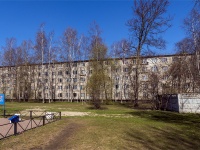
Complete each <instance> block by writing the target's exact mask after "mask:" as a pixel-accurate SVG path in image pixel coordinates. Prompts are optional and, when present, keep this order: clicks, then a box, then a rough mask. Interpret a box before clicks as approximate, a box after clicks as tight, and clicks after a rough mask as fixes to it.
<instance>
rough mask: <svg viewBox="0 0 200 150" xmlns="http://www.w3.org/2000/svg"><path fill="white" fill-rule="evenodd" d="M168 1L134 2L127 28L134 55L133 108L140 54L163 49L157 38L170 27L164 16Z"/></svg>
mask: <svg viewBox="0 0 200 150" xmlns="http://www.w3.org/2000/svg"><path fill="white" fill-rule="evenodd" d="M168 5H169V2H168V0H159V1H158V0H150V1H146V0H134V7H133V18H132V19H130V20H128V22H127V26H128V27H129V31H130V33H131V49H130V50H131V51H133V53H135V54H136V67H135V68H134V70H135V85H134V86H135V94H134V95H135V96H134V99H135V103H134V105H135V106H138V91H139V74H140V68H141V67H140V66H141V65H140V63H141V54H142V52H143V51H144V50H148V49H151V48H153V47H154V48H158V49H161V48H164V47H165V42H164V40H163V39H162V38H161V37H160V36H159V34H160V33H163V32H164V31H166V29H167V28H169V27H170V25H169V21H170V20H171V18H170V17H166V16H164V14H165V13H166V11H167V10H166V8H167V6H168Z"/></svg>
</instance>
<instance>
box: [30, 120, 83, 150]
mask: <svg viewBox="0 0 200 150" xmlns="http://www.w3.org/2000/svg"><path fill="white" fill-rule="evenodd" d="M81 127H82V125H80V124H77V123H71V124H69V125H67V126H66V128H64V129H63V130H62V131H61V133H60V134H59V135H57V136H55V137H54V138H53V139H52V140H50V141H49V144H48V145H45V146H43V147H34V148H32V149H31V150H58V149H70V147H69V143H68V139H70V137H72V135H73V134H75V133H76V132H77V131H79V130H80V128H81Z"/></svg>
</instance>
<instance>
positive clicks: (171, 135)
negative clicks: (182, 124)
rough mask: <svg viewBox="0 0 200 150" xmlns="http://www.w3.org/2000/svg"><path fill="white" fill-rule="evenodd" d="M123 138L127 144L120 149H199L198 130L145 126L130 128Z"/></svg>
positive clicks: (199, 135)
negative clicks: (185, 130) (194, 131)
mask: <svg viewBox="0 0 200 150" xmlns="http://www.w3.org/2000/svg"><path fill="white" fill-rule="evenodd" d="M126 135H127V136H126V137H125V138H124V140H125V141H126V143H127V145H124V147H122V149H127V147H128V148H132V149H151V150H159V149H162V150H169V149H181V150H188V149H200V143H199V137H200V134H199V132H197V133H195V134H194V133H193V132H192V131H187V132H183V130H181V129H175V128H172V127H165V128H159V127H147V128H146V129H143V130H138V129H133V128H132V129H131V130H129V131H127V132H126Z"/></svg>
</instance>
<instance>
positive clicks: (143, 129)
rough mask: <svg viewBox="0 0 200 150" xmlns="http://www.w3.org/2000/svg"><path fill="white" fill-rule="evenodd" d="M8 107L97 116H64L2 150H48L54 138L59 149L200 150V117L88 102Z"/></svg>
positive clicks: (10, 106) (4, 143) (7, 142)
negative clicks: (73, 112) (97, 108)
mask: <svg viewBox="0 0 200 150" xmlns="http://www.w3.org/2000/svg"><path fill="white" fill-rule="evenodd" d="M6 108H7V111H9V112H14V111H21V110H25V109H35V108H40V109H45V110H46V111H79V112H90V113H91V114H96V115H89V116H80V117H78V116H76V117H63V118H62V120H61V121H57V122H54V123H51V124H48V125H46V126H43V127H40V128H36V129H34V130H30V131H27V132H24V133H22V134H20V135H18V136H13V137H10V138H8V139H4V140H1V141H0V149H19V150H20V149H49V148H48V147H47V145H49V144H51V143H55V139H56V142H58V145H57V146H58V147H57V149H77V150H79V149H81V150H86V149H102V150H107V149H108V150H109V149H119V150H121V149H141V150H143V149H153V150H160V149H162V150H169V149H176V150H180V149H183V150H186V149H187V150H188V149H189V150H190V149H191V150H193V149H197V150H198V149H200V132H199V129H200V115H199V114H178V113H173V112H164V111H151V110H133V109H131V108H127V107H125V106H124V105H120V104H115V105H104V106H103V109H102V110H94V109H92V108H91V106H90V105H88V104H85V103H84V104H82V103H64V102H63V103H62V102H59V103H51V104H48V103H47V104H42V103H7V104H6ZM64 131H65V132H66V133H65V132H64ZM61 134H62V136H61V137H62V138H61V137H60V136H59V135H61ZM53 141H54V142H53Z"/></svg>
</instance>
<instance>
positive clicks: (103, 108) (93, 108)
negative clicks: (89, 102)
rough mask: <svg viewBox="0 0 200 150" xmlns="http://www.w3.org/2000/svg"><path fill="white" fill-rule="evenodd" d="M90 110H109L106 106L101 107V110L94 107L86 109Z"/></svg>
mask: <svg viewBox="0 0 200 150" xmlns="http://www.w3.org/2000/svg"><path fill="white" fill-rule="evenodd" d="M86 109H88V110H107V109H108V108H107V107H105V106H101V107H100V108H99V109H97V108H95V107H94V106H89V107H86Z"/></svg>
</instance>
